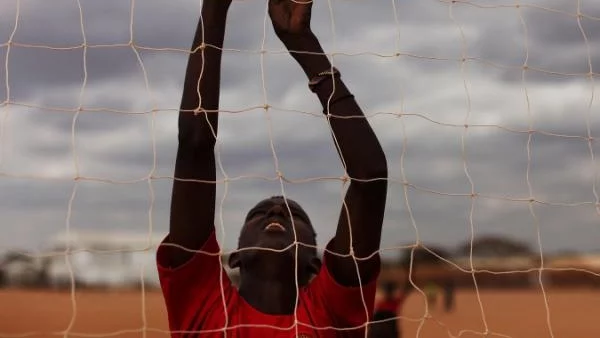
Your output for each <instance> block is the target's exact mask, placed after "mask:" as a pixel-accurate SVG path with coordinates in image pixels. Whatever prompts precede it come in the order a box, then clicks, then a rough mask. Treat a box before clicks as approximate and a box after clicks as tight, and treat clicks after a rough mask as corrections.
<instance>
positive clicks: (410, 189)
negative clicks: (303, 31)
mask: <svg viewBox="0 0 600 338" xmlns="http://www.w3.org/2000/svg"><path fill="white" fill-rule="evenodd" d="M394 1H395V0H387V1H381V0H376V1H369V2H367V1H351V0H330V1H325V0H323V1H317V2H316V4H315V7H314V10H313V13H314V14H313V27H314V31H315V32H316V33H317V35H318V36H319V37H320V39H321V42H322V44H323V46H324V48H325V49H326V51H327V52H330V53H333V52H335V53H337V54H336V55H335V57H334V59H333V60H334V63H335V64H336V65H337V66H338V68H339V69H340V70H341V72H342V74H343V77H344V78H345V79H346V82H347V84H348V85H349V87H350V88H351V90H352V91H353V92H354V94H355V95H356V97H357V99H358V101H359V103H360V104H361V106H362V107H363V110H364V111H365V113H366V114H367V115H368V116H369V121H370V122H371V124H372V125H373V127H374V129H375V131H376V133H377V135H378V136H379V137H380V140H381V143H382V144H383V146H384V149H385V151H386V154H387V157H388V162H389V167H390V184H389V198H388V206H387V211H386V220H385V230H384V237H383V241H382V245H383V247H385V248H388V249H389V248H392V247H394V246H398V245H401V244H406V243H411V242H414V241H415V240H416V239H417V238H420V239H421V240H422V241H423V242H426V243H435V244H441V245H444V246H448V247H452V246H456V245H458V244H461V243H463V242H464V241H467V240H468V239H469V238H470V236H471V231H474V235H475V237H478V236H484V235H489V234H501V235H505V236H510V237H512V238H515V239H518V240H522V241H525V242H527V243H530V244H531V246H532V247H533V248H534V249H539V245H538V231H539V233H540V236H541V243H542V245H543V249H544V252H545V253H551V252H555V251H558V250H569V251H588V250H597V249H598V243H600V214H599V213H598V211H597V210H596V207H595V206H596V203H597V202H598V197H597V195H596V194H595V193H597V194H600V186H598V187H597V188H596V185H597V183H598V180H597V179H596V176H597V174H598V169H599V165H598V164H599V163H598V160H597V157H598V156H599V154H597V153H598V150H599V149H600V148H598V146H597V144H596V143H593V144H592V145H591V147H590V144H589V143H588V132H589V133H590V134H589V135H592V136H595V135H596V134H597V130H599V129H600V117H599V116H598V114H597V113H598V112H599V108H600V103H599V99H598V96H599V95H600V94H599V93H598V90H599V89H594V85H595V84H594V80H595V76H597V74H598V69H600V2H598V1H593V0H580V1H575V0H534V1H531V2H527V3H523V4H522V6H520V7H517V6H515V1H514V0H512V1H487V0H485V1H484V0H474V1H469V2H467V1H464V2H463V1H458V2H457V3H455V4H454V5H452V4H450V3H449V2H448V1H436V0H419V1H395V2H394ZM79 3H80V5H81V15H80V8H79V7H78V1H75V0H53V1H47V0H22V1H20V6H19V7H18V11H17V1H16V0H0V8H2V11H0V64H1V65H6V67H4V66H3V67H1V70H0V84H1V85H0V102H2V105H0V126H1V132H2V134H1V138H0V145H1V149H2V153H1V154H2V157H1V160H0V200H1V201H2V203H0V215H2V219H1V231H2V232H1V235H0V251H3V250H7V249H11V248H21V249H30V250H43V248H44V246H45V245H47V241H48V239H49V238H51V237H52V236H54V235H56V234H57V233H60V232H64V231H65V229H66V226H67V224H69V226H70V229H71V230H72V231H83V230H85V231H90V230H92V231H97V232H110V233H115V234H117V233H121V232H123V233H129V232H136V233H141V234H147V233H148V232H149V231H150V230H151V231H152V232H153V233H154V234H157V235H161V234H164V233H165V232H166V230H167V224H168V211H169V209H168V208H169V201H170V191H171V183H172V182H171V179H170V178H169V177H170V176H172V173H173V163H174V158H175V151H176V146H177V144H176V132H177V130H176V117H177V108H178V106H179V101H180V95H181V90H182V82H183V77H184V69H185V64H186V59H187V55H186V54H185V53H184V51H185V50H186V49H188V48H189V46H190V44H191V40H192V37H193V34H194V29H195V25H196V21H197V18H198V13H199V8H200V2H199V1H197V0H182V1H170V2H166V1H158V0H136V1H135V2H134V3H133V6H132V4H131V3H130V2H127V1H122V0H103V1H95V0H80V1H79ZM517 3H518V1H517ZM132 9H133V11H132ZM265 13H266V2H265V1H264V0H260V1H259V0H243V1H236V2H234V4H233V5H232V8H231V12H230V16H229V20H228V22H229V25H228V30H227V38H226V42H225V47H226V48H227V49H228V50H227V51H226V53H225V55H224V61H223V82H222V87H223V90H222V101H221V102H222V104H221V107H222V109H224V110H227V111H231V113H223V114H221V121H222V122H221V124H220V128H221V130H220V135H219V137H220V139H219V148H218V151H219V156H220V160H221V161H222V166H223V171H220V170H219V174H218V176H219V177H220V178H223V177H225V176H227V177H228V178H230V179H231V180H230V181H229V182H228V184H227V185H225V184H220V185H219V196H218V198H219V203H218V214H217V218H216V221H217V226H218V227H219V229H220V230H219V238H220V240H221V241H222V243H223V244H224V245H225V247H226V248H228V249H233V248H234V247H235V245H236V241H237V234H238V232H239V229H240V225H241V223H242V219H243V216H244V214H245V212H246V211H247V210H248V209H249V208H250V207H251V206H252V205H254V204H255V203H256V202H257V201H258V200H259V199H261V198H263V197H265V196H270V195H273V194H281V192H282V189H283V191H284V193H285V195H286V196H289V197H291V198H294V199H296V200H297V201H299V202H300V203H301V204H302V205H304V206H305V208H306V210H307V211H308V213H309V214H310V215H311V218H312V219H313V222H314V223H315V225H316V227H317V230H318V234H319V239H320V244H321V245H323V244H325V242H326V240H327V239H328V238H329V237H330V236H331V235H332V234H333V232H334V228H335V224H336V220H337V217H338V213H339V208H340V205H341V193H342V192H343V186H342V184H341V182H340V181H339V180H336V179H335V178H336V177H340V176H342V175H343V169H342V166H341V162H340V160H339V158H338V157H337V153H336V152H335V150H334V148H333V143H332V140H331V138H330V134H329V129H328V126H327V123H326V121H325V120H324V119H323V118H322V116H321V115H320V106H319V104H318V101H317V100H316V97H314V96H313V94H312V93H310V92H309V91H308V89H307V85H306V80H305V78H304V76H303V74H302V73H301V71H300V68H299V67H298V66H297V65H296V64H295V63H294V61H293V60H292V58H291V57H290V56H289V55H288V54H286V53H285V52H283V49H282V48H283V46H282V45H281V44H280V43H279V42H278V41H277V39H276V37H275V36H274V34H273V32H272V29H271V26H270V24H267V25H266V26H265ZM577 13H581V14H582V15H581V16H579V17H578V16H577ZM132 18H133V20H132ZM578 18H579V20H578ZM265 27H266V29H265ZM82 30H83V32H82ZM131 39H132V41H133V42H134V43H135V45H136V46H138V47H139V48H137V49H135V50H134V49H133V48H132V47H131V46H130V45H129V42H130V40H131ZM9 41H11V42H12V44H9V43H8V42H9ZM84 41H85V42H86V43H87V45H88V46H90V48H88V49H87V50H86V52H85V53H84V49H83V48H80V47H79V46H81V45H82V43H83V42H84ZM263 43H264V45H263ZM31 46H37V47H31ZM42 46H46V47H42ZM165 48H167V49H168V50H165ZM263 48H264V49H265V50H266V51H267V53H264V54H261V53H259V52H258V51H260V50H261V49H263ZM136 51H137V53H138V54H137V55H136ZM138 56H139V59H138ZM463 59H464V60H465V62H461V60H463ZM523 65H527V67H526V70H525V71H523V69H524V67H523ZM590 67H591V68H590ZM590 72H592V74H593V75H594V76H590ZM145 79H147V82H148V86H146V82H145ZM263 80H264V81H263ZM84 84H85V86H84ZM596 88H598V86H597V85H596ZM265 103H268V104H270V105H272V106H274V107H275V108H274V109H271V110H269V111H268V112H265V111H264V110H262V109H260V108H257V107H260V106H262V105H264V104H265ZM78 107H81V112H80V113H79V114H77V115H75V112H76V111H77V109H78ZM152 109H155V113H154V114H150V113H148V112H149V111H151V110H152ZM75 117H76V119H75ZM465 124H467V125H469V128H466V129H465V128H464V125H465ZM529 130H531V131H532V132H531V133H528V131H529ZM73 131H74V132H73ZM271 144H273V145H274V149H275V156H274V154H273V152H272V150H271ZM73 145H74V147H73ZM463 146H464V147H463ZM275 158H277V163H278V166H279V168H280V170H281V171H282V172H283V173H284V175H285V176H286V177H287V178H288V179H290V180H292V181H303V182H304V183H285V184H283V186H282V185H281V184H280V183H279V181H277V180H276V179H275V177H276V175H275V160H274V159H275ZM150 175H152V176H153V177H156V178H155V179H152V180H150V181H149V180H148V177H150ZM74 177H81V179H79V180H77V181H75V180H74ZM319 178H327V179H319ZM403 182H405V183H406V184H403ZM595 183H596V184H595ZM472 191H474V192H475V193H476V194H477V197H475V198H471V197H470V194H471V192H472ZM73 196H74V197H73ZM72 197H73V199H72V203H70V200H71V198H72ZM530 198H533V199H535V200H536V201H537V202H536V203H533V204H531V208H530V203H529V202H528V201H529V199H530ZM221 200H222V201H223V202H222V203H221V202H220V201H221ZM150 216H151V217H150ZM411 216H412V217H411ZM471 216H472V217H471Z"/></svg>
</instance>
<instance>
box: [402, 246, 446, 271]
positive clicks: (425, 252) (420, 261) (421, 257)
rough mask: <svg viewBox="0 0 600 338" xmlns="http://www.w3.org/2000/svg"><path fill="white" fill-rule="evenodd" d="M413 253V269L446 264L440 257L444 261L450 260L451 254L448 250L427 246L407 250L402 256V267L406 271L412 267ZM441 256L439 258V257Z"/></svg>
mask: <svg viewBox="0 0 600 338" xmlns="http://www.w3.org/2000/svg"><path fill="white" fill-rule="evenodd" d="M411 251H413V252H414V253H413V254H412V260H413V268H414V267H416V266H426V265H429V266H431V265H438V264H446V263H445V262H444V261H443V260H441V259H440V258H439V257H442V258H444V259H450V258H451V254H450V252H449V251H448V250H445V249H442V248H440V247H435V246H426V247H422V246H419V247H416V248H414V250H413V249H411V248H407V249H404V250H403V251H402V253H401V254H400V266H401V267H402V268H404V269H408V268H409V266H410V260H411ZM438 256H439V257H438Z"/></svg>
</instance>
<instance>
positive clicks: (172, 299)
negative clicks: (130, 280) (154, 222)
mask: <svg viewBox="0 0 600 338" xmlns="http://www.w3.org/2000/svg"><path fill="white" fill-rule="evenodd" d="M165 244H166V245H165ZM168 244H169V237H168V236H167V237H166V238H165V239H164V240H163V241H162V243H161V245H160V247H159V248H158V251H157V255H156V259H157V266H158V276H159V279H160V285H161V288H162V292H163V296H164V299H165V303H166V307H167V313H168V318H169V327H170V329H171V331H196V330H201V329H209V328H206V327H202V326H203V325H202V324H203V323H205V322H206V318H207V316H208V314H209V313H210V314H211V317H216V318H219V317H220V318H223V323H214V322H212V321H211V323H212V324H214V325H218V326H219V327H223V326H225V320H224V318H225V316H224V315H221V316H218V312H221V313H223V314H224V312H225V309H224V305H223V297H225V299H227V298H228V297H229V295H230V293H231V288H232V286H231V282H230V280H229V277H228V276H227V274H226V272H225V270H224V269H223V267H222V266H221V258H220V255H219V254H218V253H219V244H218V242H217V239H216V236H215V233H214V231H213V233H212V234H211V235H210V237H209V238H208V239H207V241H206V243H204V245H203V246H202V248H201V249H200V250H199V252H197V253H195V254H194V256H193V257H192V258H191V259H190V260H189V261H187V262H186V263H184V264H183V265H181V266H178V267H177V268H173V269H172V268H169V266H170V264H169V261H170V256H171V251H172V250H179V249H178V248H176V247H174V246H171V245H168ZM221 280H222V283H221ZM213 315H217V316H213ZM173 336H174V337H175V336H177V334H176V333H174V335H173Z"/></svg>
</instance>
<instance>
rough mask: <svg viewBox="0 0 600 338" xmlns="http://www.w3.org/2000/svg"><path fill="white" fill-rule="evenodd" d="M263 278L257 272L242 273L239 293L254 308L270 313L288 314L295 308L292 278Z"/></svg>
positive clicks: (294, 287)
mask: <svg viewBox="0 0 600 338" xmlns="http://www.w3.org/2000/svg"><path fill="white" fill-rule="evenodd" d="M240 272H241V271H240ZM274 277H275V278H264V276H260V275H257V274H251V273H248V272H246V273H242V272H241V276H240V286H239V293H240V296H241V297H242V298H244V300H245V301H246V302H247V303H248V304H250V305H251V306H252V307H254V308H255V309H256V310H258V311H260V312H262V313H265V314H270V315H290V314H293V313H294V310H295V308H296V294H297V292H296V283H295V282H294V280H293V279H292V280H289V279H282V278H281V276H279V278H277V276H274Z"/></svg>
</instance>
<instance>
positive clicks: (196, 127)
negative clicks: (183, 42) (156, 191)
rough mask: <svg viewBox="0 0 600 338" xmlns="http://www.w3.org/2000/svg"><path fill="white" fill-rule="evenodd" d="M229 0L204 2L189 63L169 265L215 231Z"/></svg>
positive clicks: (182, 260)
mask: <svg viewBox="0 0 600 338" xmlns="http://www.w3.org/2000/svg"><path fill="white" fill-rule="evenodd" d="M230 4H231V0H204V1H203V5H202V12H201V17H200V19H199V21H198V26H197V28H196V34H195V36H194V42H193V45H192V48H191V53H190V56H189V59H188V64H187V69H186V74H185V82H184V88H183V95H182V99H181V107H180V112H179V137H178V140H179V146H178V149H177V159H176V162H175V179H174V181H173V191H172V197H171V215H170V227H169V238H168V242H169V243H170V244H174V245H175V246H181V247H184V248H186V249H187V250H182V249H177V248H172V249H171V250H169V251H170V255H169V267H170V268H176V267H178V266H180V265H182V264H183V263H185V262H187V261H188V260H189V259H190V258H191V257H192V256H193V255H194V252H193V251H189V250H199V249H200V248H202V246H203V245H204V244H205V243H206V241H207V239H208V238H209V236H211V234H212V233H213V232H214V218H215V199H216V182H215V180H216V166H215V154H214V147H215V143H216V136H217V128H218V109H219V94H220V81H221V79H220V78H221V56H222V50H221V48H222V47H223V40H224V38H225V24H226V17H227V12H228V10H229V6H230Z"/></svg>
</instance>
